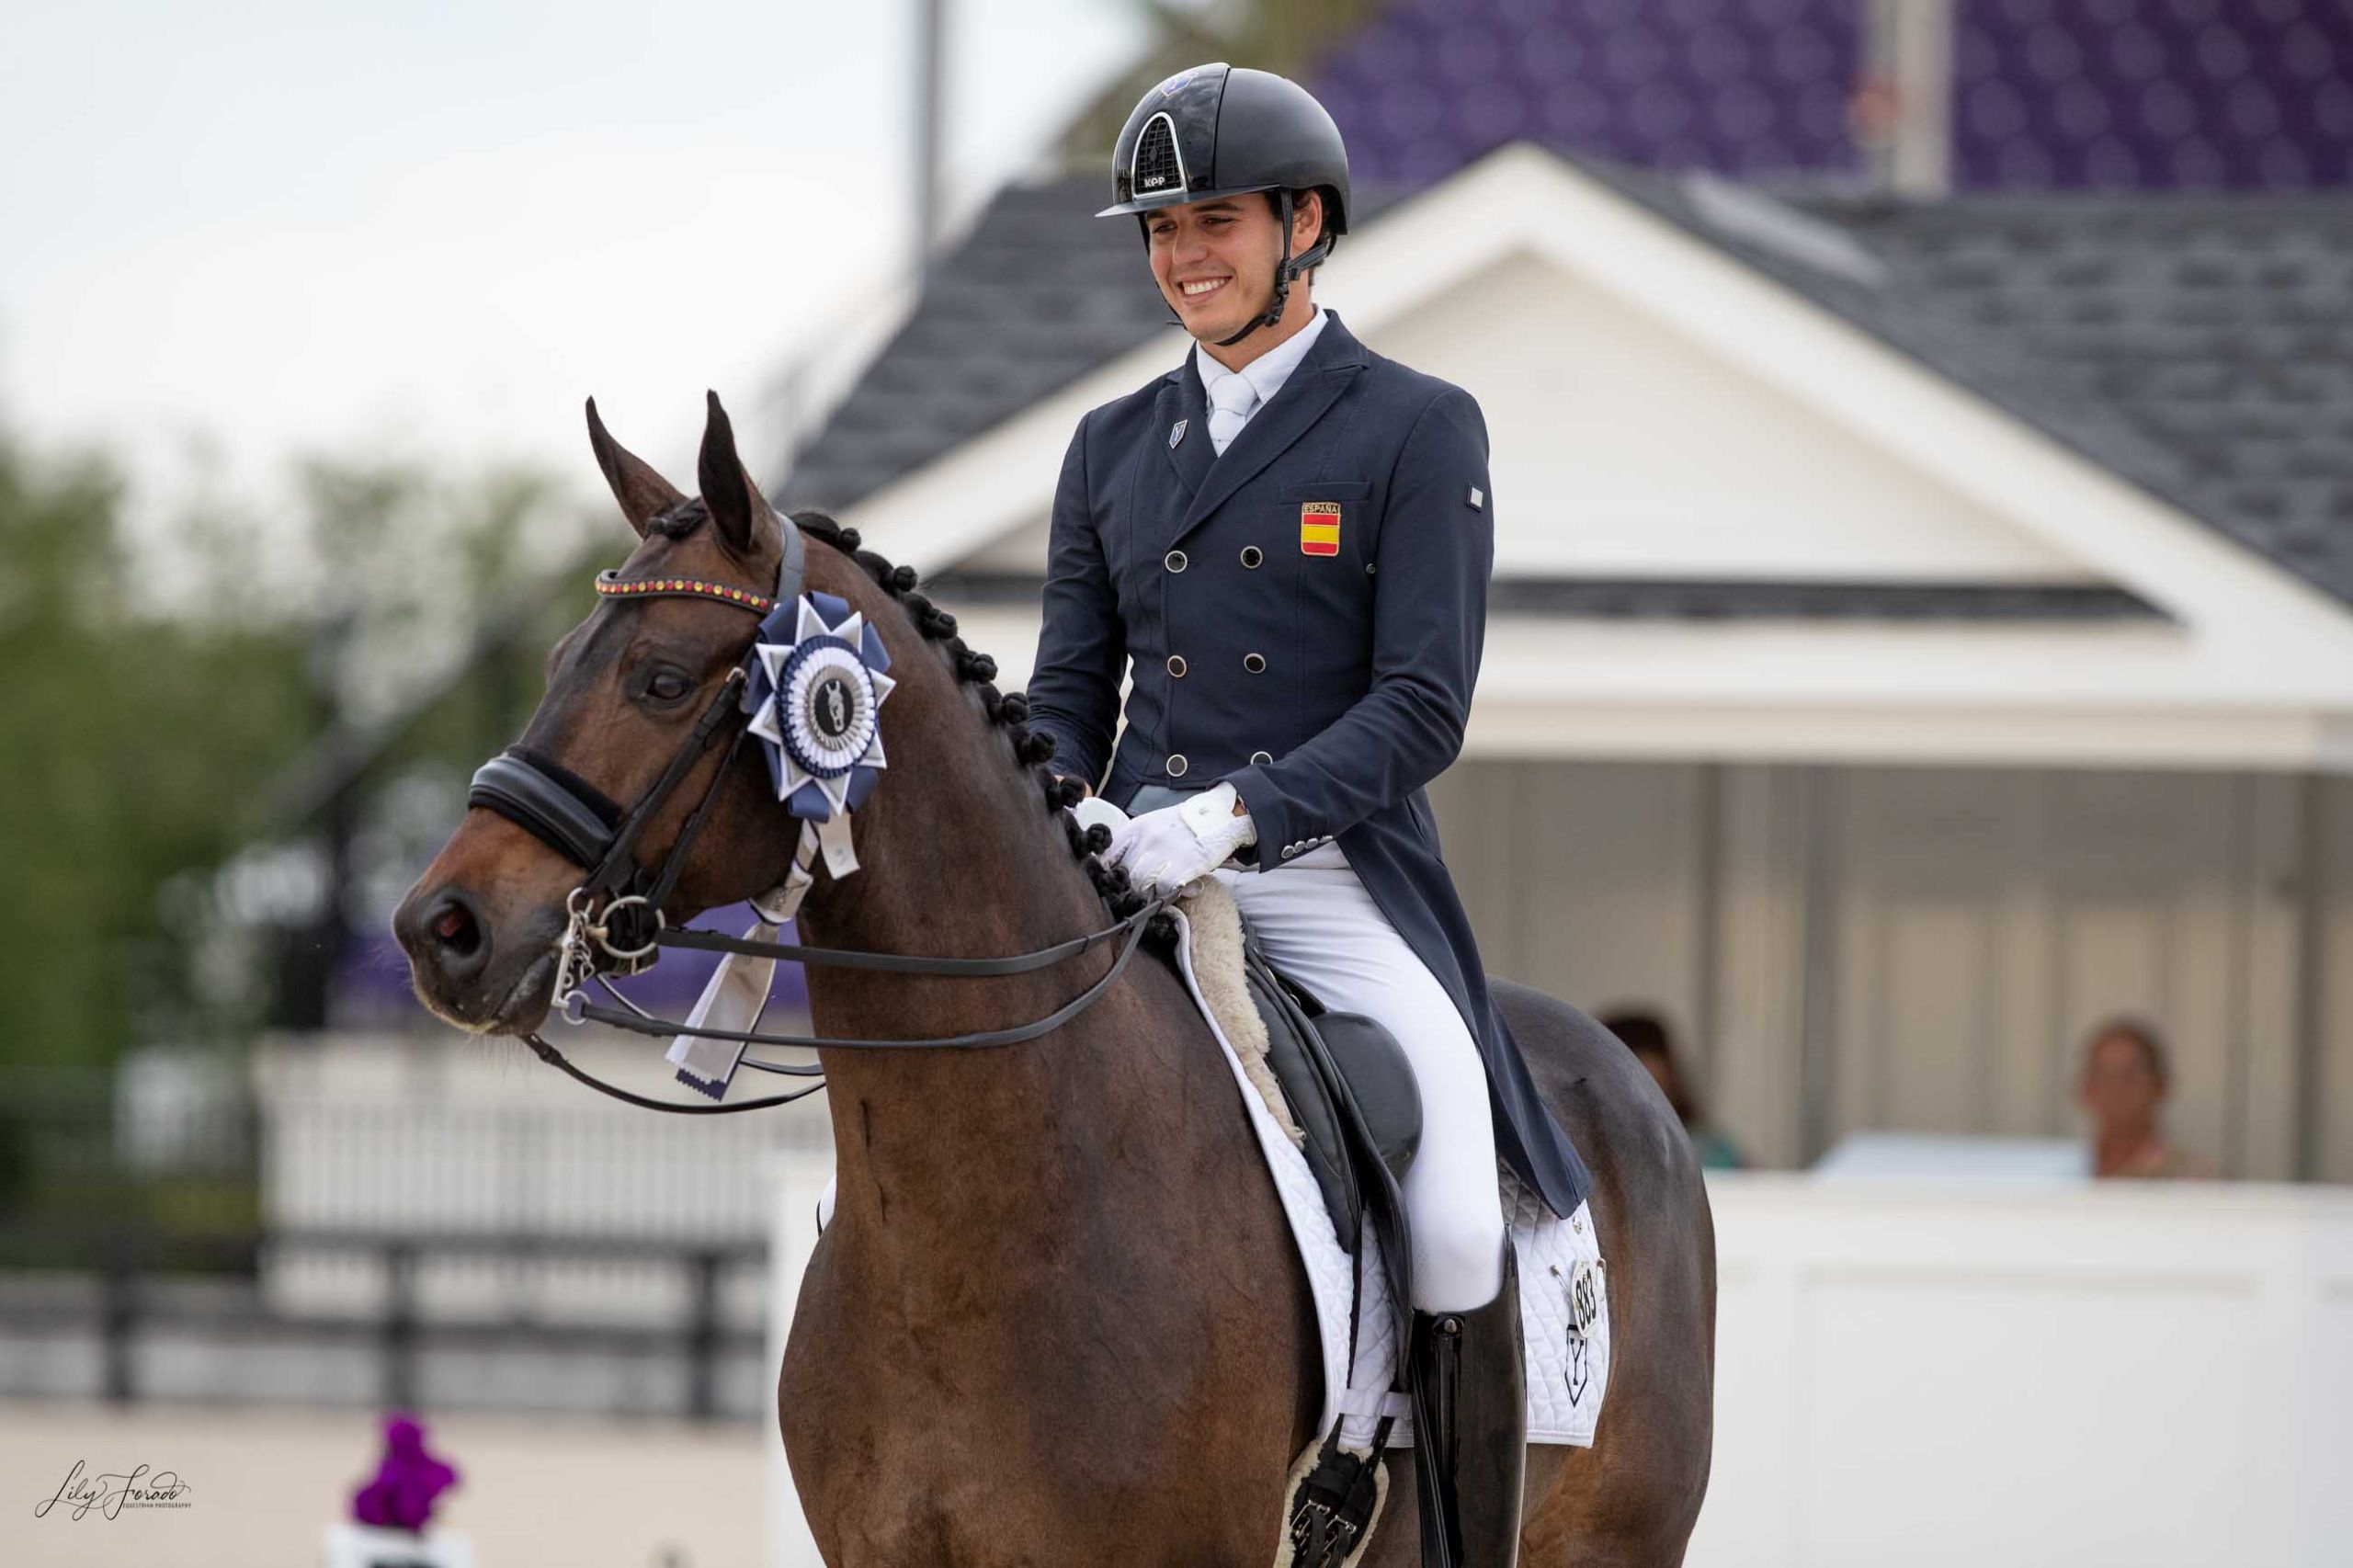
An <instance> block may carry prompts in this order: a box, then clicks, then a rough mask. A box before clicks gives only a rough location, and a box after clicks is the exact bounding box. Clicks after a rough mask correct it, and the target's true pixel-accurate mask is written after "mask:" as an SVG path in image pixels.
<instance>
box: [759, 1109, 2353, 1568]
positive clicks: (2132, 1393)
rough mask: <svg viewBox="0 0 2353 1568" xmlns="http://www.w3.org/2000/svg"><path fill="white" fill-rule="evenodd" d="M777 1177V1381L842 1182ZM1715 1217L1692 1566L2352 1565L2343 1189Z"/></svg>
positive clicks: (1779, 1192)
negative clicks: (1707, 1465) (1712, 1330)
mask: <svg viewBox="0 0 2353 1568" xmlns="http://www.w3.org/2000/svg"><path fill="white" fill-rule="evenodd" d="M772 1169H773V1171H774V1173H775V1176H776V1181H777V1192H778V1202H777V1209H776V1211H775V1219H776V1229H775V1231H774V1233H773V1239H772V1243H771V1250H770V1256H771V1258H772V1259H774V1261H775V1265H776V1267H777V1269H778V1277H777V1281H776V1287H775V1289H773V1290H771V1291H770V1311H771V1323H772V1338H771V1343H770V1352H769V1356H768V1364H769V1366H770V1367H774V1366H775V1365H776V1363H777V1361H778V1360H779V1358H780V1357H781V1354H782V1346H783V1343H784V1338H783V1336H784V1334H785V1332H786V1330H787V1328H788V1327H789V1325H790V1315H791V1309H792V1301H793V1298H794V1296H795V1294H796V1293H797V1291H798V1289H799V1285H800V1278H801V1267H803V1264H804V1262H805V1260H806V1258H807V1256H808V1251H809V1247H810V1245H811V1244H813V1240H814V1233H815V1227H814V1223H813V1218H812V1210H813V1206H814V1204H815V1201H816V1196H817V1192H818V1190H819V1188H820V1187H823V1185H824V1180H825V1177H826V1176H827V1175H828V1174H829V1172H830V1161H829V1160H828V1159H826V1158H825V1156H824V1154H823V1153H815V1152H809V1153H801V1152H795V1153H790V1154H783V1155H779V1157H778V1159H777V1161H776V1163H775V1165H773V1166H772ZM1710 1191H1711V1196H1712V1198H1713V1200H1714V1204H1715V1213H1716V1231H1717V1256H1718V1260H1719V1270H1720V1275H1721V1294H1720V1302H1719V1312H1718V1319H1717V1384H1716V1387H1717V1399H1716V1448H1715V1470H1714V1476H1713V1479H1712V1480H1711V1483H1710V1487H1709V1494H1708V1504H1707V1508H1706V1510H1705V1512H1704V1513H1703V1515H1702V1516H1701V1518H1700V1521H1699V1533H1698V1535H1697V1536H1696V1537H1695V1538H1694V1540H1693V1542H1692V1548H1691V1555H1690V1562H1692V1564H1693V1565H1694V1568H1842V1565H1845V1564H1855V1565H1857V1568H1866V1565H1867V1568H1886V1565H1887V1564H1889V1563H1902V1564H1904V1565H1905V1568H1936V1565H1939V1564H1946V1563H1950V1564H1955V1565H1957V1568H1961V1565H1965V1568H1984V1564H1986V1563H1989V1562H1998V1563H2015V1564H2039V1563H2066V1564H2068V1565H2069V1568H2098V1565H2102V1564H2109V1563H2115V1564H2119V1565H2127V1564H2129V1565H2130V1568H2163V1565H2165V1564H2173V1563H2180V1564H2192V1563H2195V1564H2201V1565H2202V1564H2209V1563H2215V1562H2234V1563H2239V1562H2243V1563H2262V1564H2265V1565H2266V1568H2274V1565H2279V1568H2287V1565H2294V1568H2318V1565H2321V1564H2341V1563H2348V1562H2353V1485H2348V1484H2347V1483H2348V1478H2353V1191H2348V1190H2347V1189H2344V1188H2325V1187H2222V1186H2202V1185H2162V1186H2146V1187H2141V1186H2101V1187H2093V1186H2091V1185H2089V1184H2066V1185H2060V1184H2050V1185H2028V1184H2019V1183H2006V1184H1993V1183H1977V1184H1968V1185H1955V1184H1947V1185H1941V1186H1939V1185H1931V1184H1925V1183H1915V1182H1893V1181H1886V1182H1864V1181H1849V1182H1828V1181H1822V1180H1816V1179H1812V1178H1808V1177H1804V1176H1762V1175H1739V1176H1719V1177H1716V1178H1714V1179H1712V1180H1711V1185H1710ZM1603 1419H1604V1421H1605V1422H1606V1421H1607V1420H1608V1415H1607V1414H1606V1413H1605V1415H1604V1416H1603ZM768 1443H769V1447H770V1450H771V1471H770V1474H771V1477H772V1486H771V1504H772V1508H771V1528H772V1531H773V1534H772V1538H771V1539H772V1540H773V1542H774V1550H773V1554H772V1558H771V1561H772V1562H774V1563H776V1564H777V1565H778V1568H804V1565H808V1564H814V1563H815V1562H817V1557H816V1553H815V1551H814V1549H813V1547H812V1546H811V1545H810V1543H809V1540H808V1534H807V1531H806V1529H805V1528H803V1527H802V1525H801V1516H800V1510H799V1506H798V1504H797V1501H796V1500H795V1498H794V1496H793V1494H792V1488H791V1478H790V1475H789V1474H788V1473H787V1471H786V1470H785V1468H784V1463H783V1455H782V1449H781V1446H780V1445H779V1443H778V1442H777V1439H776V1437H775V1432H774V1428H773V1426H771V1427H770V1429H769V1434H768ZM1272 1528H1273V1521H1271V1520H1270V1521H1268V1529H1269V1532H1270V1533H1271V1531H1272Z"/></svg>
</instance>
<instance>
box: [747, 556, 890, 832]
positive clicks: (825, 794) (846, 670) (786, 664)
mask: <svg viewBox="0 0 2353 1568" xmlns="http://www.w3.org/2000/svg"><path fill="white" fill-rule="evenodd" d="M752 652H753V655H754V657H753V660H752V678H751V681H750V682H749V684H748V685H747V686H746V687H745V691H744V710H745V712H747V713H749V714H750V715H751V716H752V718H751V724H750V729H751V732H752V733H753V734H755V735H756V736H758V737H759V738H760V739H761V740H762V741H764V742H766V743H767V744H765V745H764V746H763V747H762V748H761V749H762V753H763V755H765V756H767V762H768V777H769V778H770V779H771V780H772V781H773V782H774V783H775V785H776V798H777V799H778V800H779V801H783V802H784V809H785V810H786V811H788V812H791V813H792V814H793V815H794V816H797V817H800V818H801V819H802V820H804V821H807V822H812V823H814V824H817V836H818V841H819V843H820V844H821V845H822V846H824V853H825V869H827V870H829V871H831V872H833V874H834V875H835V876H837V877H844V876H847V875H848V874H849V873H850V872H852V871H855V870H857V869H858V856H857V854H856V853H855V852H854V851H853V850H852V849H851V848H850V839H849V813H850V812H854V811H856V810H857V809H858V807H859V806H861V805H864V804H865V803H866V798H867V796H869V795H870V794H872V793H873V792H874V784H875V780H876V779H877V778H879V777H880V776H881V770H882V768H883V767H885V766H887V765H886V764H885V762H884V760H883V756H882V730H881V710H882V704H883V703H884V702H885V701H886V700H888V699H889V698H890V696H891V688H892V687H893V686H894V685H895V684H896V683H895V682H894V681H892V679H891V677H890V676H889V675H887V674H885V673H884V672H886V671H887V670H889V669H890V667H891V655H890V654H889V653H887V652H886V651H884V649H883V646H882V638H881V633H879V632H877V631H875V630H874V628H872V627H870V626H869V625H867V624H866V617H865V616H864V615H863V614H862V613H861V612H859V611H858V610H855V609H852V608H850V607H849V601H848V600H847V599H839V598H835V597H834V596H833V595H831V594H820V593H807V594H803V595H801V597H799V598H798V599H796V600H794V601H793V602H792V603H790V604H787V605H779V606H778V607H777V608H775V609H773V610H770V611H769V612H768V615H767V619H765V620H762V621H761V622H760V630H759V634H758V639H757V641H756V642H755V643H754V644H753V650H752Z"/></svg>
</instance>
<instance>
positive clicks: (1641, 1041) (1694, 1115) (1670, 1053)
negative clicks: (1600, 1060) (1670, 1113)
mask: <svg viewBox="0 0 2353 1568" xmlns="http://www.w3.org/2000/svg"><path fill="white" fill-rule="evenodd" d="M1600 1022H1601V1027H1602V1028H1605V1029H1608V1031H1609V1032H1610V1033H1611V1034H1614V1035H1616V1036H1617V1037H1618V1038H1619V1039H1620V1040H1623V1041H1625V1043H1626V1049H1627V1050H1629V1051H1632V1052H1633V1053H1634V1054H1635V1055H1637V1056H1655V1057H1657V1058H1658V1059H1659V1060H1660V1061H1661V1062H1665V1063H1666V1103H1667V1104H1668V1105H1670V1106H1672V1107H1674V1108H1675V1115H1676V1118H1677V1120H1679V1121H1681V1122H1682V1123H1683V1125H1684V1126H1686V1127H1697V1126H1699V1122H1700V1117H1699V1097H1698V1096H1695V1095H1694V1094H1692V1092H1691V1086H1690V1085H1688V1084H1687V1083H1685V1082H1684V1080H1683V1067H1682V1064H1681V1063H1680V1062H1677V1060H1676V1057H1675V1040H1674V1036H1673V1035H1671V1034H1670V1033H1668V1031H1667V1028H1666V1023H1665V1020H1664V1019H1662V1018H1661V1017H1659V1016H1658V1015H1657V1014H1656V1013H1653V1012H1649V1011H1646V1010H1644V1009H1643V1008H1639V1007H1628V1008H1623V1009H1620V1010H1618V1011H1615V1012H1609V1013H1604V1014H1603V1015H1602V1016H1601V1019H1600Z"/></svg>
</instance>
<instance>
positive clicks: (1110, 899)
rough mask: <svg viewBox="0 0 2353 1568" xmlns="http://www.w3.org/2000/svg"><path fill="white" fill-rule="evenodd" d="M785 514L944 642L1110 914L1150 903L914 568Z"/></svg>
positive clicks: (653, 527)
mask: <svg viewBox="0 0 2353 1568" xmlns="http://www.w3.org/2000/svg"><path fill="white" fill-rule="evenodd" d="M709 516H710V514H709V513H708V512H707V511H705V510H704V508H703V505H702V503H701V502H700V501H688V502H686V503H685V504H683V505H681V506H675V507H673V508H671V509H670V510H669V511H667V512H665V513H664V514H663V515H662V516H660V517H656V518H654V520H653V521H652V522H651V523H650V524H648V525H647V528H648V531H649V532H658V533H660V534H662V535H663V536H664V537H665V538H666V539H672V540H678V539H684V538H685V537H687V536H688V534H690V533H692V532H694V531H695V529H696V528H699V527H700V526H701V525H702V524H703V523H704V522H705V521H706V520H707V519H708V517H709ZM790 522H791V523H792V524H793V525H794V526H796V527H798V528H800V529H801V532H802V533H804V534H806V535H808V536H809V537H810V538H811V539H814V540H819V541H821V542H822V543H824V544H827V545H830V546H831V547H833V548H834V549H835V550H836V551H839V552H841V553H842V554H843V555H845V556H847V557H848V558H849V559H850V560H852V561H854V562H857V563H858V566H859V567H860V568H861V569H862V570H863V571H864V572H865V573H866V574H867V575H868V576H869V577H870V578H872V579H873V581H874V585H875V586H876V587H878V588H880V589H881V590H882V592H883V593H884V594H886V595H888V596H889V597H890V598H891V599H892V601H893V602H894V603H896V604H897V605H898V607H899V608H901V609H902V610H904V611H905V612H906V616H907V619H909V620H910V621H912V622H913V623H914V624H915V631H917V632H919V633H920V634H921V635H922V636H923V638H924V640H925V641H926V642H937V643H939V644H940V645H941V646H942V648H943V649H944V650H945V651H946V653H947V654H948V658H949V667H950V668H951V669H953V670H954V672H955V675H956V679H957V680H958V682H960V683H961V684H963V685H967V686H972V687H976V688H977V689H978V690H979V692H980V698H981V709H982V711H983V712H984V713H985V714H986V715H987V716H988V720H989V722H991V723H992V724H995V725H997V726H999V727H1001V728H1002V729H1004V731H1005V732H1006V738H1007V739H1008V740H1010V741H1011V743H1012V747H1013V761H1014V766H1015V767H1019V768H1022V769H1023V770H1025V771H1027V772H1028V773H1029V774H1030V775H1032V777H1033V778H1035V780H1036V782H1037V785H1038V790H1039V795H1040V799H1042V800H1043V801H1044V802H1045V805H1046V809H1047V810H1048V811H1051V812H1057V813H1058V814H1060V816H1061V818H1062V824H1063V833H1064V835H1065V836H1066V837H1067V838H1068V840H1069V843H1070V850H1071V853H1072V854H1073V855H1074V856H1076V857H1077V858H1079V859H1080V860H1082V861H1084V862H1085V864H1086V874H1087V877H1088V879H1089V880H1090V881H1093V883H1094V884H1095V892H1096V894H1097V896H1098V897H1099V898H1101V899H1102V900H1103V902H1104V903H1105V904H1106V905H1107V906H1108V908H1109V909H1110V911H1111V914H1112V915H1113V916H1114V917H1116V918H1119V919H1125V918H1127V917H1128V916H1129V915H1133V914H1134V913H1135V912H1136V911H1137V910H1139V909H1142V907H1143V906H1144V905H1145V904H1146V903H1149V902H1150V901H1149V900H1148V899H1147V898H1146V897H1145V896H1144V895H1143V894H1142V892H1138V891H1137V890H1136V889H1135V888H1134V887H1133V886H1132V885H1131V883H1130V881H1129V880H1128V873H1127V869H1126V868H1124V867H1111V866H1106V865H1104V864H1103V862H1102V860H1101V859H1100V858H1099V857H1100V856H1101V855H1102V853H1103V851H1104V850H1106V849H1108V848H1109V847H1110V846H1111V830H1110V829H1109V828H1108V827H1105V826H1104V825H1103V824H1100V823H1097V824H1095V825H1094V826H1093V827H1081V826H1079V824H1078V819H1077V818H1076V817H1075V816H1074V815H1072V814H1071V810H1070V808H1072V807H1073V806H1075V805H1077V804H1078V802H1079V801H1082V800H1084V799H1085V798H1086V787H1085V786H1084V785H1082V784H1080V783H1079V782H1078V780H1076V779H1074V778H1054V777H1053V776H1052V775H1051V773H1049V772H1048V771H1047V770H1046V763H1047V762H1048V760H1049V759H1051V757H1052V756H1053V755H1054V737H1053V736H1052V735H1051V734H1048V733H1045V732H1043V731H1040V730H1032V729H1031V728H1030V727H1029V698H1028V697H1026V696H1025V695H1023V694H1022V693H1020V692H1017V691H1012V692H1001V691H999V690H998V689H997V688H996V684H995V682H996V661H995V659H993V658H991V657H990V656H989V655H988V654H986V653H981V652H980V651H978V650H977V649H974V648H972V647H968V646H967V645H966V644H965V642H964V640H963V638H961V637H960V636H958V635H957V634H956V618H955V617H954V616H953V615H951V614H949V612H948V611H946V610H944V609H941V608H939V607H938V605H936V604H934V603H932V601H931V600H930V599H929V598H928V597H926V596H924V595H923V594H920V593H918V592H916V591H915V584H916V582H917V575H916V573H915V568H914V567H912V566H893V565H892V563H891V562H888V561H886V560H884V559H883V558H882V557H881V556H880V555H878V554H876V553H875V552H874V551H870V550H868V549H866V548H864V540H863V539H862V538H861V537H860V535H859V534H858V530H857V529H856V528H845V527H844V526H843V525H842V524H840V523H839V522H836V521H835V519H834V518H833V517H831V516H829V515H828V514H826V513H824V512H819V511H800V512H794V513H792V514H790ZM1147 935H1148V936H1150V937H1152V938H1153V939H1154V941H1155V942H1156V943H1161V944H1173V943H1174V942H1175V940H1176V926H1175V922H1174V921H1172V920H1170V919H1169V917H1168V916H1167V915H1157V916H1154V919H1153V920H1152V922H1151V923H1150V927H1149V929H1148V931H1147Z"/></svg>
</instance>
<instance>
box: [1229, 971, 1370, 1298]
mask: <svg viewBox="0 0 2353 1568" xmlns="http://www.w3.org/2000/svg"><path fill="white" fill-rule="evenodd" d="M1244 978H1245V982H1246V983H1247V984H1248V986H1249V988H1250V1000H1251V1001H1252V1002H1253V1003H1254V1004H1256V1006H1257V1009H1258V1016H1259V1017H1260V1018H1261V1019H1263V1020H1264V1021H1265V1023H1266V1026H1267V1066H1268V1067H1269V1068H1270V1069H1272V1071H1273V1073H1274V1074H1275V1081H1276V1082H1277V1083H1278V1084H1280V1085H1282V1091H1283V1098H1284V1099H1285V1100H1286V1101H1288V1102H1289V1103H1290V1113H1291V1118H1292V1119H1293V1120H1295V1121H1296V1122H1298V1124H1299V1129H1300V1131H1302V1132H1303V1133H1305V1134H1306V1135H1307V1136H1306V1142H1305V1145H1304V1146H1303V1147H1302V1150H1301V1153H1303V1154H1305V1155H1306V1156H1307V1168H1308V1169H1309V1170H1310V1171H1311V1172H1313V1174H1314V1176H1315V1185H1316V1186H1317V1187H1320V1188H1322V1189H1323V1193H1324V1207H1325V1208H1326V1209H1328V1210H1331V1214H1332V1227H1333V1229H1334V1230H1335V1231H1336V1232H1337V1233H1339V1236H1340V1240H1341V1243H1342V1244H1344V1245H1345V1246H1347V1248H1348V1250H1349V1251H1351V1252H1353V1251H1355V1250H1356V1239H1357V1236H1358V1233H1360V1232H1361V1231H1362V1229H1363V1226H1362V1224H1361V1222H1360V1221H1361V1219H1362V1215H1363V1205H1364V1199H1363V1196H1362V1193H1361V1192H1360V1191H1359V1189H1358V1186H1357V1177H1356V1168H1355V1166H1354V1165H1353V1164H1352V1163H1351V1162H1350V1161H1349V1159H1348V1145H1347V1134H1346V1133H1345V1132H1344V1131H1343V1130H1342V1128H1341V1125H1340V1119H1339V1111H1338V1108H1336V1106H1335V1105H1334V1104H1333V1091H1332V1087H1331V1085H1328V1084H1327V1083H1326V1082H1325V1077H1324V1073H1323V1072H1322V1071H1320V1070H1319V1068H1318V1066H1317V1062H1316V1058H1317V1056H1318V1055H1319V1054H1320V1053H1319V1052H1316V1051H1311V1050H1310V1049H1309V1048H1308V1046H1307V1043H1306V1042H1305V1040H1302V1038H1301V1036H1302V1031H1303V1030H1305V1029H1306V1028H1309V1027H1310V1025H1309V1023H1308V1020H1307V1018H1306V1017H1305V1015H1303V1014H1302V1012H1301V1011H1300V1009H1299V1008H1298V1007H1297V1006H1294V1005H1293V1004H1292V1003H1291V1000H1290V997H1289V996H1287V995H1285V994H1283V990H1282V987H1281V984H1280V983H1279V981H1278V979H1277V977H1276V975H1275V973H1274V971H1272V970H1270V969H1269V968H1267V964H1266V961H1265V960H1263V959H1262V958H1260V957H1259V956H1258V955H1257V954H1256V953H1255V952H1253V953H1251V954H1250V955H1249V958H1248V960H1247V961H1246V962H1245V967H1244Z"/></svg>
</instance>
